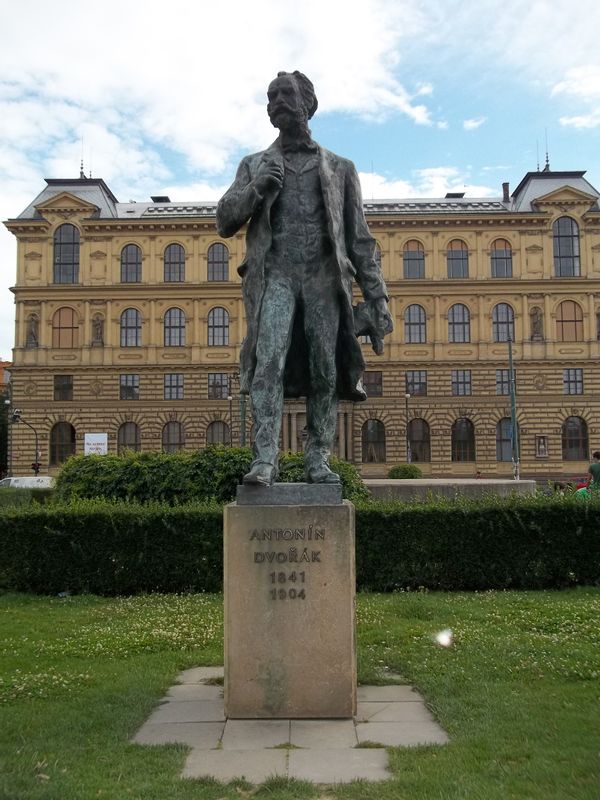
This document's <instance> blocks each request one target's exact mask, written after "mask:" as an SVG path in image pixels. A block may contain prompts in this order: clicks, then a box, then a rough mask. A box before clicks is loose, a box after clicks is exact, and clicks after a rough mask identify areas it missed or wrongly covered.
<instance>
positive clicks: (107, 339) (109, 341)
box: [104, 300, 114, 348]
mask: <svg viewBox="0 0 600 800" xmlns="http://www.w3.org/2000/svg"><path fill="white" fill-rule="evenodd" d="M113 344H114V336H113V320H112V300H107V301H106V319H105V322H104V347H105V348H108V347H112V346H113Z"/></svg>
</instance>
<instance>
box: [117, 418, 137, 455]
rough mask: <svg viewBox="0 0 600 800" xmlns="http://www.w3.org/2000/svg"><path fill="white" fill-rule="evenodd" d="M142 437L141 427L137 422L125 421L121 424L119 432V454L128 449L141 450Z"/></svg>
mask: <svg viewBox="0 0 600 800" xmlns="http://www.w3.org/2000/svg"><path fill="white" fill-rule="evenodd" d="M141 447H142V437H141V435H140V428H139V426H138V425H136V424H135V422H124V423H123V424H122V425H121V426H119V432H118V433H117V452H118V454H119V455H121V454H122V453H124V452H125V451H126V450H133V451H135V452H136V453H137V452H139V451H140V450H141Z"/></svg>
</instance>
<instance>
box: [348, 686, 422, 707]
mask: <svg viewBox="0 0 600 800" xmlns="http://www.w3.org/2000/svg"><path fill="white" fill-rule="evenodd" d="M356 696H357V699H358V701H359V702H360V701H361V700H362V701H366V702H373V703H389V702H398V703H401V702H403V701H408V702H414V701H415V700H421V701H423V698H422V697H421V695H420V694H419V693H418V692H417V691H415V690H414V689H413V688H412V686H405V685H398V686H394V685H389V686H359V687H358V690H357V693H356Z"/></svg>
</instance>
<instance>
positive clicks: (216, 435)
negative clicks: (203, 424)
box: [206, 419, 231, 444]
mask: <svg viewBox="0 0 600 800" xmlns="http://www.w3.org/2000/svg"><path fill="white" fill-rule="evenodd" d="M206 444H231V433H230V430H229V425H228V424H227V423H226V422H222V421H221V420H220V419H218V420H215V421H214V422H211V423H210V424H209V426H208V428H207V429H206Z"/></svg>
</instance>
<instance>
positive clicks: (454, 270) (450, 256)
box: [446, 239, 469, 278]
mask: <svg viewBox="0 0 600 800" xmlns="http://www.w3.org/2000/svg"><path fill="white" fill-rule="evenodd" d="M446 263H447V266H448V277H449V278H468V277H469V248H468V247H467V245H466V244H465V243H464V242H463V241H461V240H460V239H453V240H452V241H451V242H450V243H449V245H448V250H447V251H446Z"/></svg>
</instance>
